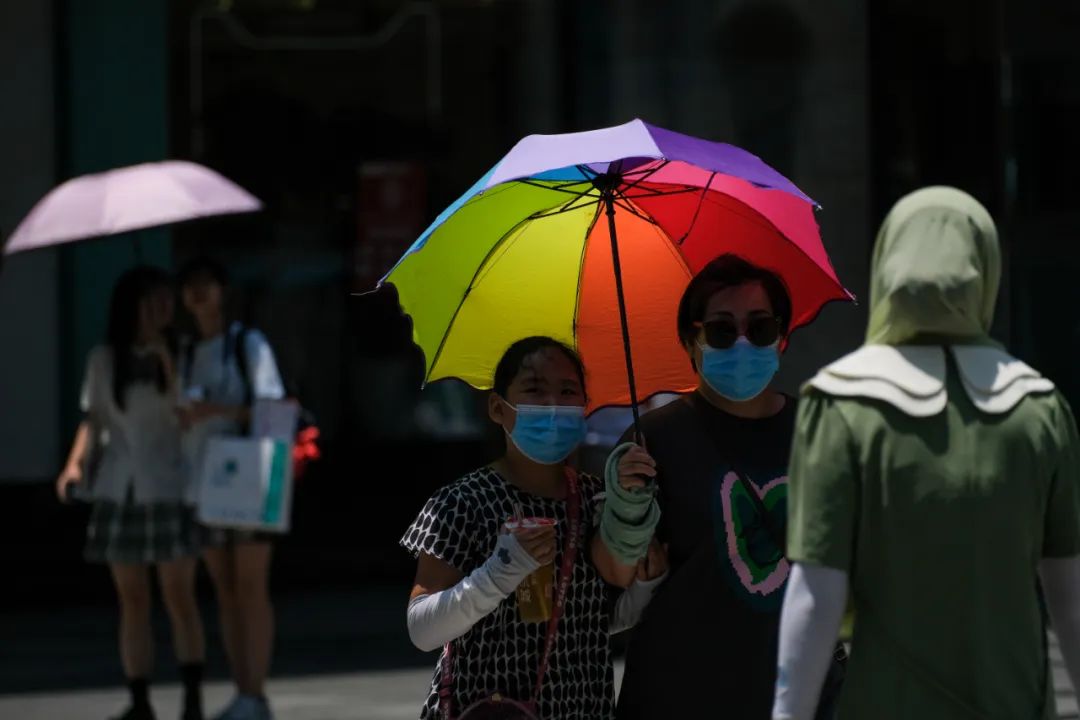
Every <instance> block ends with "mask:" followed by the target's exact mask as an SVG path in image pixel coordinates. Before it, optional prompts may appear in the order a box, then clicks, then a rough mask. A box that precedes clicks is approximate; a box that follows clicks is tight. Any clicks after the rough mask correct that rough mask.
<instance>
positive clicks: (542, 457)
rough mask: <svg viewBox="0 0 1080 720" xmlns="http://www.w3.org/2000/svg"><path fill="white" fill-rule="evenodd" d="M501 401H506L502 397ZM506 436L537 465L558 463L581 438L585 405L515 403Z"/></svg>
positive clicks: (572, 449) (579, 442) (586, 429)
mask: <svg viewBox="0 0 1080 720" xmlns="http://www.w3.org/2000/svg"><path fill="white" fill-rule="evenodd" d="M503 402H506V401H505V400H503ZM506 404H507V405H508V406H509V407H512V408H514V410H516V411H517V421H516V422H515V423H514V431H513V432H512V433H509V435H510V440H511V441H512V442H513V443H514V445H516V446H517V449H518V450H520V451H521V454H522V455H524V456H525V457H527V458H529V459H530V460H532V461H533V462H537V463H540V464H541V465H556V464H558V463H561V462H562V461H563V460H565V459H566V458H567V457H569V456H570V453H572V452H574V450H576V449H577V446H578V445H580V444H581V443H582V442H583V441H584V440H585V435H586V434H587V433H588V426H586V424H585V408H583V407H579V406H576V405H518V406H517V407H514V406H513V405H510V403H506Z"/></svg>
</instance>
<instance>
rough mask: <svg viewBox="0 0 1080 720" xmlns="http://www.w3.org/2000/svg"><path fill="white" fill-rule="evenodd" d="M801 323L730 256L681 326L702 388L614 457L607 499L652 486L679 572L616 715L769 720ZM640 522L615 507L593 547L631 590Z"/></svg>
mask: <svg viewBox="0 0 1080 720" xmlns="http://www.w3.org/2000/svg"><path fill="white" fill-rule="evenodd" d="M790 319H791V300H790V298H789V297H788V293H787V290H786V289H785V287H784V284H783V282H782V281H781V280H780V279H779V278H778V277H777V276H776V275H774V274H773V273H771V272H769V271H767V270H764V269H762V268H759V267H756V266H754V265H751V264H749V263H747V262H745V261H744V260H742V259H740V258H737V257H735V256H732V255H725V256H722V257H720V258H717V259H716V260H714V261H713V262H712V263H710V264H709V265H708V266H706V268H705V269H704V270H703V271H702V272H701V273H700V274H699V275H698V276H697V277H695V278H694V279H693V281H692V282H691V283H690V285H689V287H688V288H687V289H686V292H685V294H684V295H683V298H682V301H681V302H680V305H679V313H678V319H677V327H678V333H679V338H680V340H681V341H682V344H683V346H684V347H685V349H686V354H687V361H688V362H689V363H690V364H691V365H692V366H693V368H694V370H695V371H696V372H697V373H698V376H699V378H700V384H699V387H698V389H697V391H696V392H694V393H692V394H690V395H688V396H686V397H683V398H681V399H679V400H677V401H675V402H673V403H670V404H669V405H666V406H664V407H662V408H660V409H658V410H655V411H653V412H651V413H648V414H647V415H646V416H645V417H643V418H642V421H641V426H642V434H643V442H644V445H645V448H647V451H646V449H643V448H641V447H639V446H637V445H631V444H629V443H627V444H624V445H622V446H620V447H619V448H617V449H616V451H615V453H614V454H613V456H612V458H611V459H610V460H609V462H608V473H607V476H608V477H607V484H608V497H609V502H610V499H611V498H612V497H613V496H616V495H620V494H622V493H623V491H630V490H632V489H633V488H636V487H641V486H645V487H646V488H655V492H656V501H657V503H658V504H659V506H660V508H661V509H662V514H661V516H660V518H659V524H658V526H657V527H656V536H657V538H658V539H659V540H660V542H661V543H664V544H666V545H667V546H668V552H669V567H670V575H669V577H668V580H667V582H666V583H665V584H664V585H662V586H661V587H660V588H659V589H658V590H657V591H656V594H655V595H654V597H653V600H652V604H651V605H650V606H649V608H648V609H647V610H646V612H645V615H644V618H643V619H642V620H641V622H640V623H639V624H638V626H637V628H636V629H635V630H634V632H633V635H632V637H631V640H630V644H629V649H628V654H627V661H626V676H625V680H624V682H623V689H622V694H621V696H620V698H619V704H618V713H617V716H618V717H619V718H626V719H633V718H659V717H680V718H681V717H686V718H689V717H726V718H740V719H741V718H751V719H755V718H767V717H769V710H770V707H771V701H772V688H773V683H774V681H775V679H776V669H775V668H776V644H777V630H778V625H779V619H780V605H781V601H782V599H783V590H784V584H785V582H786V580H787V575H788V563H787V561H786V560H785V559H784V555H783V544H784V541H783V536H784V528H785V522H786V514H787V464H788V452H789V448H790V446H791V440H792V434H793V430H794V419H795V401H794V400H793V399H792V398H791V397H789V396H786V395H783V394H781V393H779V392H776V391H774V390H771V389H769V383H770V381H771V380H772V378H773V375H774V374H775V373H776V371H777V369H778V367H779V364H780V348H781V344H782V342H783V340H784V337H785V334H786V332H787V329H788V324H789V322H790ZM629 435H630V433H628V436H629ZM654 483H655V485H654ZM633 515H634V514H633V512H632V511H631V512H626V511H623V510H622V509H621V508H620V509H617V510H616V511H615V512H614V513H606V514H605V516H604V518H603V522H604V526H602V530H601V533H599V534H598V536H597V539H594V542H593V558H594V562H595V563H596V564H597V566H598V567H599V568H600V569H601V572H602V574H603V575H604V577H605V579H607V580H608V581H609V582H612V583H613V584H616V585H621V586H626V585H628V584H630V583H631V582H632V580H633V578H634V573H635V565H634V562H633V559H634V558H633V556H634V555H638V554H640V552H629V548H627V547H623V545H624V543H622V542H621V540H622V536H624V535H630V536H633V537H634V538H635V539H637V540H639V544H640V534H635V530H637V527H635V523H636V522H637V523H639V524H640V523H645V522H647V521H648V517H649V513H647V512H645V511H642V512H641V516H642V517H641V520H640V521H639V520H638V518H636V517H634V516H633ZM620 523H623V524H624V525H625V527H618V525H619V524H620Z"/></svg>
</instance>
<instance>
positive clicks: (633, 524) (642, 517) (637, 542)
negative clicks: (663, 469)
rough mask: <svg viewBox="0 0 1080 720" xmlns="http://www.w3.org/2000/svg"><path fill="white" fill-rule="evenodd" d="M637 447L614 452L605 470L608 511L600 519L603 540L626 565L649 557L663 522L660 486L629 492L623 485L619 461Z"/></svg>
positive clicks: (625, 447) (623, 448)
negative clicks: (646, 555)
mask: <svg viewBox="0 0 1080 720" xmlns="http://www.w3.org/2000/svg"><path fill="white" fill-rule="evenodd" d="M631 447H633V445H632V444H631V443H624V444H622V445H620V446H619V447H617V448H615V450H614V451H612V453H611V456H610V457H609V458H608V461H607V465H606V466H605V468H604V482H605V493H604V511H603V514H602V515H601V517H600V539H601V540H603V542H604V545H606V546H607V548H608V550H610V551H611V554H612V555H613V556H614V557H615V559H616V560H618V561H619V562H620V563H622V564H624V565H633V564H634V563H636V562H638V561H639V560H641V558H643V557H645V554H646V553H647V552H648V550H649V541H650V540H651V539H652V536H653V533H654V532H655V531H656V525H657V523H658V522H660V508H659V507H658V506H657V504H656V500H655V498H654V495H655V494H656V483H655V482H653V483H650V484H649V485H647V486H645V487H644V488H634V489H631V490H627V489H626V488H624V487H622V485H620V484H619V471H618V466H619V459H620V458H622V456H623V455H624V454H625V453H626V451H627V450H629V449H630V448H631Z"/></svg>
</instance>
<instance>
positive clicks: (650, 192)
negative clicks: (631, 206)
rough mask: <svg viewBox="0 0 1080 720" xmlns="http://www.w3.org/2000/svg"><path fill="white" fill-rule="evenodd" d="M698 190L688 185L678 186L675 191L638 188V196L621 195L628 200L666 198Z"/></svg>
mask: <svg viewBox="0 0 1080 720" xmlns="http://www.w3.org/2000/svg"><path fill="white" fill-rule="evenodd" d="M698 190H699V188H696V187H691V186H689V185H680V186H678V189H677V190H658V189H653V188H639V191H640V192H639V194H637V195H623V197H628V198H649V197H667V196H668V195H686V194H687V193H696V192H697V191H698Z"/></svg>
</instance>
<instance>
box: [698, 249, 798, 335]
mask: <svg viewBox="0 0 1080 720" xmlns="http://www.w3.org/2000/svg"><path fill="white" fill-rule="evenodd" d="M753 282H756V283H761V287H762V288H763V289H764V290H765V294H766V295H768V296H769V302H770V303H771V304H772V308H773V313H774V314H775V315H776V317H778V318H780V334H781V336H786V335H787V333H788V328H790V326H791V296H790V295H789V294H788V291H787V287H785V286H784V281H783V280H781V279H780V278H779V277H778V276H777V275H776V274H775V273H773V272H770V271H769V270H766V269H764V268H760V267H758V266H757V265H753V264H751V263H748V262H747V261H746V260H743V259H742V258H741V257H738V256H737V255H732V254H730V253H729V254H725V255H721V256H720V257H718V258H716V259H715V260H713V261H712V262H710V263H709V264H708V265H706V266H705V268H704V269H703V270H702V271H701V272H699V273H698V274H697V276H695V277H694V279H693V280H691V281H690V284H689V285H688V286H687V288H686V292H684V293H683V296H682V300H680V301H679V315H678V330H679V342H681V343H682V344H683V346H684V347H686V346H690V345H692V344H693V342H694V338H696V337H697V334H698V328H697V326H695V325H694V323H697V322H701V320H702V319H703V318H704V317H705V310H706V308H707V307H708V305H709V299H710V298H711V297H712V296H713V295H715V294H716V293H718V292H719V291H721V290H723V289H725V288H729V287H736V286H738V285H745V284H747V283H753Z"/></svg>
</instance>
